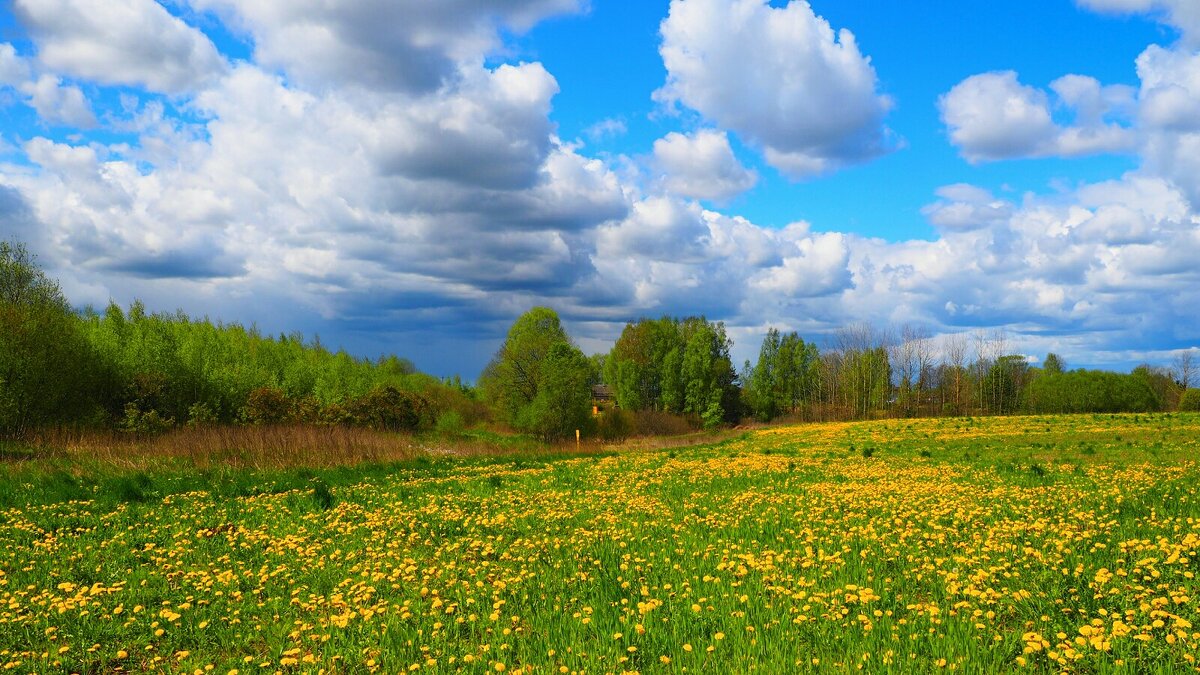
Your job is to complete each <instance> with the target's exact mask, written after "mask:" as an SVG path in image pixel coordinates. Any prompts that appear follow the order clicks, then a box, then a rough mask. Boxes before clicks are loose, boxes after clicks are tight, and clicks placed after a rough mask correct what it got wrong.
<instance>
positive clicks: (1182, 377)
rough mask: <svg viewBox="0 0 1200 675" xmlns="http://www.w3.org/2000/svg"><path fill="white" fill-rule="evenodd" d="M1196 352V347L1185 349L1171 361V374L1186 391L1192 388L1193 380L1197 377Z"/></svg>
mask: <svg viewBox="0 0 1200 675" xmlns="http://www.w3.org/2000/svg"><path fill="white" fill-rule="evenodd" d="M1196 351H1197V350H1196V348H1195V347H1192V348H1191V349H1185V350H1183V351H1181V352H1179V353H1178V354H1176V355H1175V358H1174V360H1172V361H1171V374H1172V375H1174V376H1175V379H1176V380H1177V381H1178V382H1179V384H1180V385H1182V386H1183V388H1184V389H1185V390H1186V389H1187V388H1188V387H1191V386H1192V379H1193V378H1195V377H1196Z"/></svg>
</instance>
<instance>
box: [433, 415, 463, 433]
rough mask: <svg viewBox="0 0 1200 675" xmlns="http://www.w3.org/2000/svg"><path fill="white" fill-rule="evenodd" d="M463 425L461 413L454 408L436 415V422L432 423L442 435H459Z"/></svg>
mask: <svg viewBox="0 0 1200 675" xmlns="http://www.w3.org/2000/svg"><path fill="white" fill-rule="evenodd" d="M465 427H466V425H464V424H463V418H462V415H460V414H458V413H457V412H456V411H454V410H447V411H446V412H444V413H442V414H441V415H438V418H437V424H435V425H434V428H435V429H437V432H438V433H439V434H442V435H443V436H459V435H461V434H462V432H463V429H464V428H465Z"/></svg>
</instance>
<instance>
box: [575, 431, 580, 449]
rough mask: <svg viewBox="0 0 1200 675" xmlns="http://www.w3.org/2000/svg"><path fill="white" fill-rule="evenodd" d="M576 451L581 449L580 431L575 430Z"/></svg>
mask: <svg viewBox="0 0 1200 675" xmlns="http://www.w3.org/2000/svg"><path fill="white" fill-rule="evenodd" d="M575 449H576V450H578V449H579V430H578V429H576V430H575Z"/></svg>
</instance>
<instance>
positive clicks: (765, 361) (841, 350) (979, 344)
mask: <svg viewBox="0 0 1200 675" xmlns="http://www.w3.org/2000/svg"><path fill="white" fill-rule="evenodd" d="M1011 348H1012V345H1011V343H1010V340H1009V337H1008V335H1007V333H1006V332H1005V331H1003V330H993V331H976V332H973V333H970V334H967V333H958V334H951V335H944V336H941V337H938V338H934V337H932V336H931V335H930V334H929V333H928V331H926V330H924V329H922V328H919V327H915V326H904V327H902V328H900V329H899V330H896V331H888V330H881V329H877V328H875V327H873V326H871V325H869V324H856V325H853V326H849V327H846V328H843V329H841V330H839V331H837V332H836V333H835V334H834V335H833V337H832V339H831V340H830V341H829V344H828V345H827V347H826V349H825V350H824V351H820V350H818V349H817V347H816V346H815V345H814V344H811V343H805V342H804V341H803V340H802V339H801V338H800V337H799V336H798V335H797V334H795V333H789V334H787V335H781V334H780V333H779V332H778V331H776V330H774V329H771V330H770V331H768V333H767V336H766V338H765V339H764V341H763V344H762V347H761V349H760V351H759V356H758V360H757V362H756V363H754V364H753V365H752V364H750V363H749V362H747V363H746V364H745V367H744V370H743V374H742V377H741V381H742V382H743V384H744V386H745V388H744V399H743V400H744V402H745V405H746V409H747V412H748V413H750V414H752V415H754V416H755V417H756V418H758V419H760V420H763V421H769V420H771V419H775V418H776V417H778V416H780V415H794V416H798V417H802V418H805V419H857V418H868V417H915V416H925V417H929V416H941V415H1005V414H1017V413H1083V412H1095V413H1115V412H1152V411H1165V410H1175V409H1180V410H1191V409H1196V408H1197V405H1196V404H1197V403H1198V402H1200V401H1198V399H1200V395H1198V394H1197V393H1195V392H1196V391H1197V390H1195V389H1191V388H1190V385H1191V384H1193V380H1194V379H1195V377H1196V376H1195V367H1194V365H1193V356H1192V353H1191V352H1187V351H1185V352H1182V353H1181V354H1180V355H1179V356H1178V357H1177V358H1176V360H1175V362H1174V363H1173V364H1172V366H1171V367H1170V368H1165V367H1160V366H1152V365H1149V364H1144V365H1141V366H1138V367H1137V368H1135V369H1134V370H1133V371H1132V372H1131V373H1114V372H1109V371H1099V370H1082V369H1079V370H1073V371H1068V370H1067V368H1066V364H1065V363H1064V361H1063V359H1062V358H1061V357H1059V356H1058V355H1056V354H1053V353H1051V354H1048V355H1047V356H1046V358H1045V359H1044V360H1043V361H1042V362H1041V366H1040V367H1038V366H1034V365H1033V364H1031V363H1030V359H1029V358H1027V357H1026V356H1024V355H1021V354H1016V353H1013V352H1012V351H1011Z"/></svg>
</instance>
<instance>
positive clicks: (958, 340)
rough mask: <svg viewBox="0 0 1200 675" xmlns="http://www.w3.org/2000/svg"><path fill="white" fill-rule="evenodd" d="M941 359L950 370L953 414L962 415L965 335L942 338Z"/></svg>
mask: <svg viewBox="0 0 1200 675" xmlns="http://www.w3.org/2000/svg"><path fill="white" fill-rule="evenodd" d="M942 358H943V360H944V362H945V364H946V365H948V366H949V367H950V369H951V378H952V380H951V381H952V382H953V383H954V384H953V388H954V413H955V414H956V415H961V414H962V385H963V376H964V375H965V374H966V363H967V336H966V334H965V333H955V334H953V335H947V336H945V337H944V338H942Z"/></svg>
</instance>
